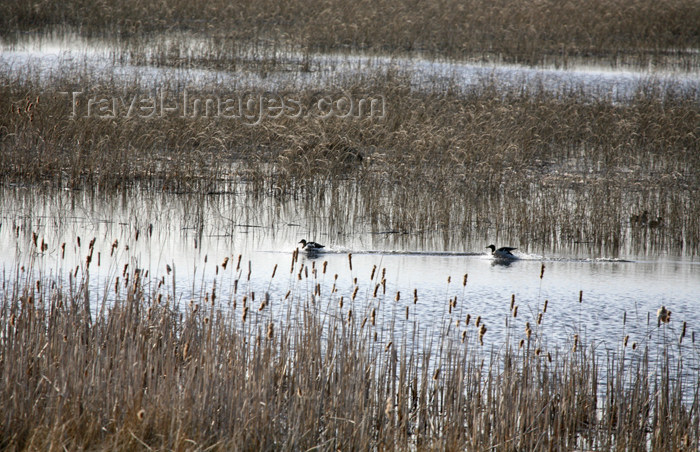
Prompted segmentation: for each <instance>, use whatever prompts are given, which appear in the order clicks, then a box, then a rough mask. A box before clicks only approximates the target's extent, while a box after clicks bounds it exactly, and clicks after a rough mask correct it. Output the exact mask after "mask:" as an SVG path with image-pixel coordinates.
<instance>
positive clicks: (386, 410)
mask: <svg viewBox="0 0 700 452" xmlns="http://www.w3.org/2000/svg"><path fill="white" fill-rule="evenodd" d="M393 409H394V402H393V401H392V400H391V396H389V397H387V398H386V403H385V404H384V415H385V416H386V417H391V412H392V411H393Z"/></svg>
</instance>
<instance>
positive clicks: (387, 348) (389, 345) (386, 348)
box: [384, 341, 394, 351]
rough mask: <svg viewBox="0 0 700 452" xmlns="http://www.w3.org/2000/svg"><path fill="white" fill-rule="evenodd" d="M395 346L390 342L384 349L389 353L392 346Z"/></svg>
mask: <svg viewBox="0 0 700 452" xmlns="http://www.w3.org/2000/svg"><path fill="white" fill-rule="evenodd" d="M393 344H394V342H392V341H389V343H388V344H386V347H384V351H388V350H389V349H390V348H391V346H392V345H393Z"/></svg>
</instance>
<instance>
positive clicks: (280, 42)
mask: <svg viewBox="0 0 700 452" xmlns="http://www.w3.org/2000/svg"><path fill="white" fill-rule="evenodd" d="M0 18H2V19H0V24H1V25H2V26H0V30H2V35H3V37H4V38H5V39H8V40H12V39H14V38H16V36H18V35H19V36H21V35H23V34H27V33H36V32H41V31H45V30H47V29H55V28H57V29H72V30H77V31H78V32H79V33H80V34H81V35H84V36H86V37H111V38H110V39H114V40H116V41H119V42H121V43H123V44H125V45H127V46H131V47H132V48H139V47H142V46H143V42H145V41H148V40H150V39H153V38H154V37H157V36H158V35H160V34H162V33H171V32H182V33H191V34H194V35H200V36H205V37H206V38H207V39H212V40H214V41H215V44H216V45H217V46H219V44H223V45H222V48H223V49H226V48H231V47H235V46H237V45H240V44H241V43H245V44H251V43H253V44H256V45H257V44H263V45H270V46H273V47H277V46H279V47H284V46H289V45H292V46H296V47H298V48H300V49H302V52H321V53H328V52H337V51H341V52H347V51H351V52H352V51H363V52H370V53H382V54H393V55H399V54H416V53H418V54H424V55H432V56H444V57H449V58H456V59H461V60H465V59H471V60H475V61H499V62H506V63H518V64H529V65H536V64H554V65H556V66H559V67H567V66H568V65H569V64H570V63H571V62H572V61H577V60H582V59H583V60H588V61H603V62H605V64H610V65H612V66H637V67H649V66H652V67H653V66H659V65H660V66H675V67H679V68H683V69H684V70H694V69H697V67H698V56H697V49H698V48H700V34H699V33H698V30H697V26H696V25H697V23H699V22H700V7H699V6H698V5H697V3H696V2H692V1H687V0H672V1H665V2H655V1H652V0H623V1H616V2H606V1H602V0H597V1H593V2H586V3H580V2H568V3H561V2H553V1H545V2H517V1H513V0H509V1H505V2H499V3H498V4H496V3H493V2H489V1H485V0H471V1H468V2H466V3H465V2H461V1H456V0H448V1H445V2H440V3H436V4H424V5H421V7H419V8H417V7H415V6H414V5H413V4H412V3H410V2H407V1H405V0H382V1H376V2H372V4H371V6H370V5H365V4H364V3H362V2H360V3H352V4H348V3H347V2H343V1H340V0H331V1H324V2H318V1H311V2H309V1H305V2H299V1H297V2H289V3H286V4H284V5H279V4H277V3H275V2H272V1H261V2H248V3H243V4H237V5H236V6H235V7H234V6H233V5H230V4H229V3H227V2H225V1H222V0H208V1H206V2H204V4H202V5H197V6H195V5H192V4H189V3H187V2H182V1H176V0H168V1H166V2H162V3H158V4H153V5H142V4H140V3H137V2H136V3H135V2H133V1H132V0H119V1H116V2H112V3H111V4H110V7H109V8H96V7H95V5H93V4H91V3H89V2H85V1H84V0H72V1H69V2H58V1H56V0H51V1H44V2H41V4H39V3H37V2H35V1H28V2H7V3H3V4H2V5H0ZM693 49H695V51H694V50H693ZM224 52H226V50H224ZM180 56H181V54H174V55H173V57H175V58H174V60H177V59H178V58H179V57H180ZM211 56H212V57H213V59H217V53H216V52H212V53H211ZM224 63H225V61H224Z"/></svg>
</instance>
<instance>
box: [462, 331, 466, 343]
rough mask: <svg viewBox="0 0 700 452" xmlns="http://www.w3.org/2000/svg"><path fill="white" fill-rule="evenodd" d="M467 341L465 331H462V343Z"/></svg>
mask: <svg viewBox="0 0 700 452" xmlns="http://www.w3.org/2000/svg"><path fill="white" fill-rule="evenodd" d="M466 340H467V330H464V331H462V343H463V344H464V341H466Z"/></svg>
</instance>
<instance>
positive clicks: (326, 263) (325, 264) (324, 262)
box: [323, 261, 328, 275]
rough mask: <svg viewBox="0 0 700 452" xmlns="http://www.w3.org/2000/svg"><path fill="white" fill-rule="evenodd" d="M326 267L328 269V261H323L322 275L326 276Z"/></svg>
mask: <svg viewBox="0 0 700 452" xmlns="http://www.w3.org/2000/svg"><path fill="white" fill-rule="evenodd" d="M326 267H328V261H323V274H324V275H325V274H326Z"/></svg>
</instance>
